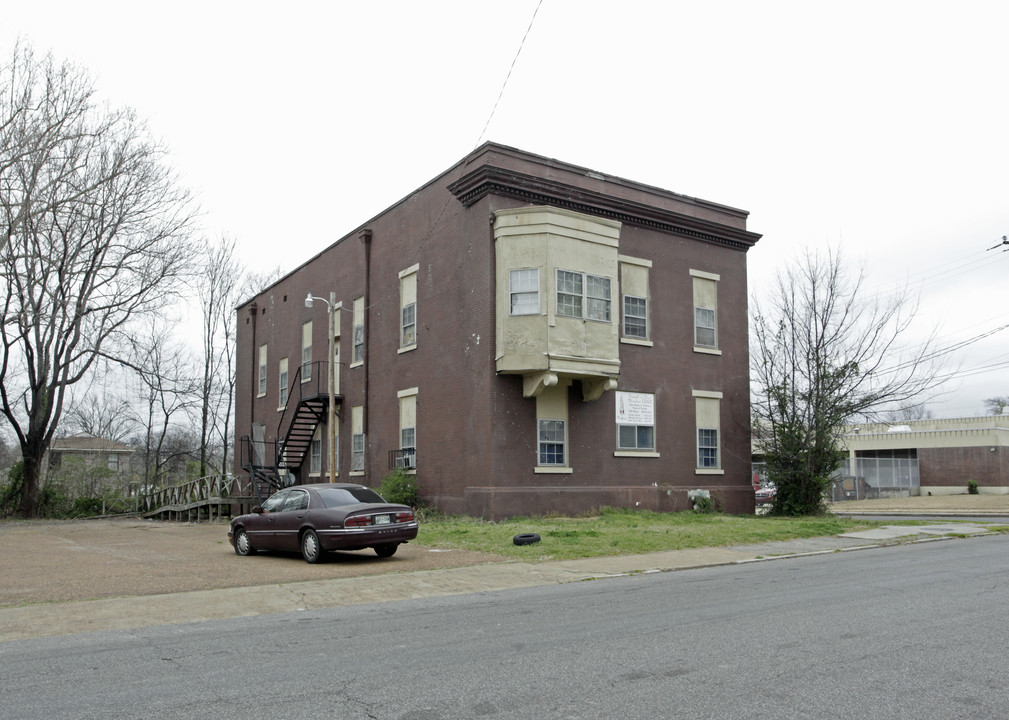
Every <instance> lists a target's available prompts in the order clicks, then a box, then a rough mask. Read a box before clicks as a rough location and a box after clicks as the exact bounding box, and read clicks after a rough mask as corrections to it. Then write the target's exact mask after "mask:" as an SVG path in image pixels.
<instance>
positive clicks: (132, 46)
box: [0, 0, 1009, 417]
mask: <svg viewBox="0 0 1009 720" xmlns="http://www.w3.org/2000/svg"><path fill="white" fill-rule="evenodd" d="M534 14H535V19H534ZM530 23H531V26H530ZM1006 28H1009V3H1005V2H996V1H995V0H991V1H988V2H974V1H972V0H961V1H960V2H957V3H956V4H955V5H954V4H953V3H948V4H947V3H921V2H905V1H900V2H897V1H894V2H887V1H886V0H875V1H873V2H864V1H861V0H856V1H855V2H846V3H835V4H831V6H829V7H828V6H827V5H826V4H823V3H811V2H808V1H807V2H783V1H774V0H771V1H765V2H752V0H751V1H748V2H746V1H740V2H717V1H709V2H703V3H686V2H659V1H658V0H650V1H646V0H622V1H621V2H613V1H612V0H611V1H609V2H604V1H595V0H542V2H541V0H509V1H508V2H480V1H478V0H465V1H462V0H460V1H448V0H428V1H426V2H422V1H420V0H413V1H410V2H407V1H394V2H377V1H375V2H337V1H330V2H297V1H296V0H295V1H292V2H287V3H283V4H280V3H275V2H272V3H265V2H255V1H249V0H246V1H244V2H215V1H214V0H200V2H193V1H191V0H175V1H173V2H154V1H152V2H146V3H139V2H133V1H131V2H103V1H101V0H90V1H89V2H81V1H80V0H73V1H67V2H53V1H49V0H33V2H24V3H17V4H13V3H9V4H8V5H7V6H5V8H4V11H3V13H2V16H0V47H2V49H3V55H4V56H7V57H9V55H10V51H11V48H12V47H13V44H14V41H15V40H16V39H17V38H18V37H20V38H22V39H24V40H27V41H29V42H30V43H31V44H32V45H33V46H34V47H35V49H36V50H37V51H43V52H44V51H50V50H51V51H52V52H53V53H54V55H55V56H57V57H58V58H60V59H69V60H72V61H74V62H77V63H79V64H80V65H82V66H84V67H86V68H87V69H88V70H89V71H90V72H91V73H92V74H93V76H94V77H95V78H96V81H97V86H98V89H99V92H100V94H101V96H102V97H103V98H104V99H107V100H108V101H109V102H111V103H112V104H113V105H127V106H131V107H133V108H135V109H136V110H137V111H138V113H139V114H140V115H141V116H142V117H145V118H146V119H147V120H148V122H149V125H150V127H151V130H152V132H153V133H154V135H155V136H156V137H157V138H159V139H161V140H162V141H163V142H164V143H165V144H166V145H167V146H168V147H169V148H170V149H171V151H172V158H171V161H172V163H173V164H174V166H175V167H176V168H177V169H178V171H179V172H180V174H181V177H182V179H183V181H184V182H185V183H186V184H187V185H188V186H189V187H190V188H191V189H192V190H193V192H194V193H195V194H196V195H197V197H198V198H199V201H200V205H201V207H202V209H203V216H202V224H203V227H204V228H205V232H206V234H207V235H209V236H211V237H217V236H220V235H221V234H222V233H226V234H228V235H231V236H232V237H234V238H235V239H236V241H237V243H238V247H239V249H240V251H241V253H242V256H243V260H244V262H245V263H246V264H247V265H248V266H249V267H250V268H251V269H253V270H258V271H266V270H269V269H271V268H274V267H276V266H280V267H281V268H283V269H284V270H290V269H293V268H294V267H296V266H297V265H298V264H300V263H302V262H304V261H305V260H307V259H308V258H310V257H311V256H312V255H314V254H315V253H317V252H318V251H320V250H321V249H322V248H324V247H325V246H327V245H329V244H330V243H332V242H334V241H335V240H336V239H338V238H339V237H341V236H343V235H344V234H346V233H347V232H349V231H351V230H353V229H354V228H356V227H357V226H358V225H360V224H361V223H363V222H365V221H366V220H368V219H369V218H371V217H372V216H374V215H376V214H377V213H379V212H381V211H382V210H383V209H385V208H386V207H388V206H389V205H391V204H393V203H394V202H396V201H397V200H399V199H400V198H402V197H403V196H405V195H407V194H408V193H409V192H411V191H412V190H414V189H416V188H417V187H419V186H420V185H422V184H423V183H424V182H426V181H427V180H429V179H431V178H432V177H434V176H435V175H437V174H438V173H440V172H441V171H443V170H445V169H447V168H448V167H449V166H450V165H452V164H453V163H455V162H456V161H457V160H459V159H460V158H462V157H463V156H464V155H466V154H467V153H468V152H469V151H471V150H472V149H473V148H474V147H476V146H477V145H478V144H479V143H481V142H483V141H485V140H493V141H495V142H500V143H504V144H507V145H512V146H515V147H518V148H521V149H524V150H528V151H531V152H535V153H538V154H541V155H546V156H549V157H554V158H557V159H559V160H563V161H566V162H571V163H574V164H577V165H581V166H585V167H588V168H590V169H593V170H597V171H599V172H603V173H607V174H611V175H618V176H621V177H625V178H628V179H631V180H636V181H640V182H644V183H648V184H650V185H656V186H659V187H662V188H666V189H668V190H672V191H674V192H678V193H683V194H685V195H690V196H694V197H700V198H704V199H706V200H710V201H713V202H717V203H721V204H725V205H730V206H733V207H738V208H742V209H745V210H748V211H749V212H750V218H749V223H748V227H749V229H750V230H752V231H754V232H757V233H761V234H762V235H763V239H762V240H761V241H760V242H759V243H758V244H757V246H756V247H755V248H754V249H753V250H752V251H750V253H749V254H748V263H749V277H750V292H751V295H753V296H756V297H759V296H760V295H761V294H762V293H764V292H766V291H767V289H768V286H769V284H770V281H771V280H772V279H773V276H774V273H775V272H776V269H777V268H778V267H781V266H782V265H784V264H787V263H788V262H790V261H791V260H792V259H793V258H795V257H796V255H797V254H799V253H801V252H802V251H803V249H804V248H807V247H817V246H827V245H831V246H834V247H838V248H840V249H841V250H842V251H843V252H844V253H845V255H846V256H847V258H848V259H849V260H850V261H851V263H852V265H853V266H856V265H860V264H865V266H866V269H867V271H868V273H869V282H868V285H869V287H871V288H872V289H874V290H876V289H878V290H881V291H891V290H892V289H894V288H898V287H905V286H908V287H910V288H911V291H912V292H915V293H918V292H920V293H921V296H922V301H923V307H922V313H921V317H920V319H921V323H920V324H921V325H922V328H921V331H922V332H924V331H925V330H926V329H927V328H932V327H937V328H938V329H939V335H940V340H941V342H942V343H943V344H952V343H956V342H962V341H964V340H967V339H970V338H975V337H977V336H980V335H983V334H986V333H990V336H989V337H988V338H986V339H984V340H979V341H976V342H972V343H971V344H969V345H968V347H967V349H966V350H965V351H964V352H963V353H961V354H960V355H958V356H957V358H956V360H955V361H954V365H953V366H951V369H957V368H958V369H959V377H958V379H957V380H956V381H954V382H952V383H951V384H950V385H949V386H948V388H947V390H948V391H949V393H948V394H947V395H946V396H944V397H943V398H940V399H939V400H937V401H936V402H935V404H934V405H932V406H931V407H932V409H933V411H934V412H935V413H936V414H937V415H939V416H949V417H953V416H974V415H978V414H981V413H982V412H983V400H984V398H986V397H991V396H994V395H1007V394H1009V330H1007V329H1002V330H996V329H998V328H1002V326H1004V325H1007V324H1009V283H1007V282H1006V280H1007V271H1009V253H1002V252H1000V251H996V250H993V251H990V252H988V251H987V250H986V249H987V248H989V247H991V246H993V245H995V244H997V243H998V242H1000V241H1001V239H1002V236H1003V235H1005V234H1007V233H1009V139H1007V136H1009V112H1007V110H1009V73H1007V67H1009V51H1007V43H1006ZM527 30H528V35H526V33H527ZM523 38H525V42H524V44H522V41H523ZM520 45H521V47H522V49H521V53H518V51H519V47H520ZM516 53H518V55H517V59H516ZM513 61H514V66H512V63H513ZM510 68H511V75H510V78H509V79H508V82H507V85H506V86H504V92H503V94H501V91H502V86H503V84H504V82H505V78H506V76H507V75H508V73H509V69H510ZM499 94H500V95H501V97H500V102H499V103H498V98H499ZM496 103H498V104H497V108H496V111H494V113H493V117H492V110H493V109H494V107H495V104H496ZM488 119H489V120H490V122H489V124H488ZM485 127H486V132H485V131H484V129H485ZM320 292H321V290H320Z"/></svg>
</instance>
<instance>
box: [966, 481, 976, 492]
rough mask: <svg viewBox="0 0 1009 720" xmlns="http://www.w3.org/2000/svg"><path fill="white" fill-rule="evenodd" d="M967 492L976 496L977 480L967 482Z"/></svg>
mask: <svg viewBox="0 0 1009 720" xmlns="http://www.w3.org/2000/svg"><path fill="white" fill-rule="evenodd" d="M967 492H968V493H970V494H971V495H977V480H968V481H967Z"/></svg>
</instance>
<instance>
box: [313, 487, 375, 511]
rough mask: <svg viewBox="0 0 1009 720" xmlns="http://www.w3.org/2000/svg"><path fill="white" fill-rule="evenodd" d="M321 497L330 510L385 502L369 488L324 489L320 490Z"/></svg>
mask: <svg viewBox="0 0 1009 720" xmlns="http://www.w3.org/2000/svg"><path fill="white" fill-rule="evenodd" d="M319 497H321V498H322V502H323V503H325V505H326V507H328V508H331V507H340V506H341V505H354V504H355V503H384V502H385V500H383V499H382V496H381V495H379V494H378V493H377V492H375V491H374V490H369V489H368V488H324V489H322V490H319Z"/></svg>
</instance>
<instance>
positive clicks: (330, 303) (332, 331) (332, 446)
mask: <svg viewBox="0 0 1009 720" xmlns="http://www.w3.org/2000/svg"><path fill="white" fill-rule="evenodd" d="M314 300H321V301H322V302H324V303H326V309H327V313H328V314H329V363H328V365H329V408H328V413H327V419H326V423H327V424H328V425H329V481H330V482H331V483H335V482H336V463H335V462H334V460H335V459H336V358H335V357H334V356H333V338H334V336H335V335H336V293H335V292H331V293H329V300H327V299H326V298H321V297H315V296H314V295H312V293H311V292H309V293H308V297H306V298H305V307H307V308H310V307H312V302H313V301H314Z"/></svg>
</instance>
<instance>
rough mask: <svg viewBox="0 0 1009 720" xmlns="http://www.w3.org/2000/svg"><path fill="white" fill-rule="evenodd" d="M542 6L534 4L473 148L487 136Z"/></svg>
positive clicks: (539, 3)
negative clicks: (517, 46)
mask: <svg viewBox="0 0 1009 720" xmlns="http://www.w3.org/2000/svg"><path fill="white" fill-rule="evenodd" d="M542 4H543V0H539V2H538V3H536V9H535V10H533V16H532V18H530V19H529V27H527V28H526V32H525V35H523V36H522V41H521V42H520V43H519V49H518V50H517V51H516V52H515V57H513V58H512V64H511V66H509V68H508V74H507V75H505V79H504V82H503V83H501V91H500V92H499V93H498V96H497V100H495V101H494V107H492V108H491V111H490V115H489V116H488V118H487V122H486V123H484V126H483V130H481V131H480V137H478V138H477V139H476V143H475V144H474V145H473V147H474V148H477V147H479V146H480V143H481V142H482V141H483V138H484V135H486V134H487V128H488V127H490V123H491V120H493V119H494V113H496V112H497V106H498V103H500V102H501V98H502V97H503V96H504V91H505V88H506V87H508V81H509V80H510V79H511V76H512V70H514V69H515V63H517V62H518V59H519V55H521V54H522V48H523V47H525V44H526V38H527V37H529V31H530V30H532V29H533V23H534V22H536V14H537V13H538V12H539V11H540V5H542Z"/></svg>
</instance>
